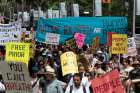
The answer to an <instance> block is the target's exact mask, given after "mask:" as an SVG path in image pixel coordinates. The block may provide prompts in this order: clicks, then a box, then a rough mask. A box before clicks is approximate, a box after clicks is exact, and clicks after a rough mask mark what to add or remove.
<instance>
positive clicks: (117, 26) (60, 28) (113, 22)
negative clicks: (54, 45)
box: [36, 17, 128, 44]
mask: <svg viewBox="0 0 140 93" xmlns="http://www.w3.org/2000/svg"><path fill="white" fill-rule="evenodd" d="M127 26H128V23H127V18H126V17H68V18H54V19H43V18H40V20H39V21H38V24H37V32H36V39H37V40H38V41H41V42H44V41H45V33H46V32H50V33H57V34H60V43H64V42H65V40H67V39H69V38H72V37H73V35H74V33H76V32H79V33H83V34H85V35H86V38H85V43H86V44H91V43H92V39H93V38H94V37H96V36H99V38H100V43H101V44H105V43H106V42H107V32H116V33H119V34H126V33H127Z"/></svg>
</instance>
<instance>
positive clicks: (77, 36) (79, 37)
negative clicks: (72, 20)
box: [74, 33, 85, 48]
mask: <svg viewBox="0 0 140 93" xmlns="http://www.w3.org/2000/svg"><path fill="white" fill-rule="evenodd" d="M74 39H75V41H76V45H77V46H78V48H82V47H83V44H84V40H85V35H84V34H81V33H75V35H74Z"/></svg>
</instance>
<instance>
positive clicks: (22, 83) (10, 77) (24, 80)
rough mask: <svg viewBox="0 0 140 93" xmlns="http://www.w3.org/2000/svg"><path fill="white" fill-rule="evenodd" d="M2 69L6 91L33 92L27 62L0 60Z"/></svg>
mask: <svg viewBox="0 0 140 93" xmlns="http://www.w3.org/2000/svg"><path fill="white" fill-rule="evenodd" d="M0 71H1V72H2V77H3V80H4V84H5V87H6V93H32V87H31V84H30V77H29V73H28V68H27V65H26V64H24V63H19V62H18V63H12V62H10V63H7V62H0Z"/></svg>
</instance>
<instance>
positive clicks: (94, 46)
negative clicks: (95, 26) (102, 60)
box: [92, 36, 100, 53]
mask: <svg viewBox="0 0 140 93" xmlns="http://www.w3.org/2000/svg"><path fill="white" fill-rule="evenodd" d="M99 42H100V41H99V37H98V36H97V37H95V38H94V39H93V43H92V50H93V52H94V53H95V51H96V49H97V48H98V47H99Z"/></svg>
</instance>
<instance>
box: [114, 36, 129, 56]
mask: <svg viewBox="0 0 140 93" xmlns="http://www.w3.org/2000/svg"><path fill="white" fill-rule="evenodd" d="M127 44H128V42H127V35H126V34H112V54H126V53H127V52H128V49H127Z"/></svg>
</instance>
